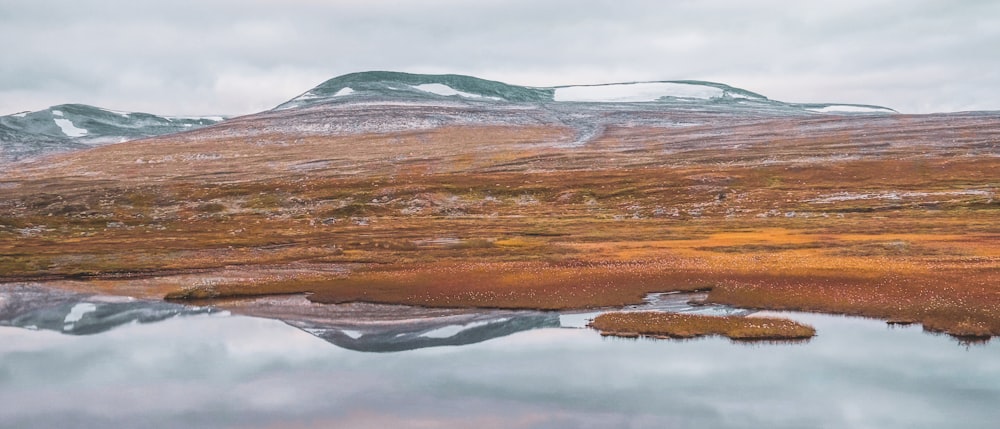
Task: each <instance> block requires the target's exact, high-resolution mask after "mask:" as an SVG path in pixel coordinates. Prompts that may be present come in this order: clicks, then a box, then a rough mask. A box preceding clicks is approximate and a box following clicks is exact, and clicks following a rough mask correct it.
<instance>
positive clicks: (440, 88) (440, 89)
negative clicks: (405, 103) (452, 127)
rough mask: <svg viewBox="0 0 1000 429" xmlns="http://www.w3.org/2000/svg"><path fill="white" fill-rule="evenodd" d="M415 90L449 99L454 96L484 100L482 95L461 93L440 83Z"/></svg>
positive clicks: (428, 84)
mask: <svg viewBox="0 0 1000 429" xmlns="http://www.w3.org/2000/svg"><path fill="white" fill-rule="evenodd" d="M413 88H414V89H417V90H420V91H424V92H429V93H431V94H437V95H443V96H445V97H449V96H452V95H457V96H460V97H466V98H483V96H482V95H479V94H472V93H469V92H463V91H459V90H457V89H455V88H452V87H450V86H448V85H444V84H440V83H425V84H423V85H417V86H414V87H413Z"/></svg>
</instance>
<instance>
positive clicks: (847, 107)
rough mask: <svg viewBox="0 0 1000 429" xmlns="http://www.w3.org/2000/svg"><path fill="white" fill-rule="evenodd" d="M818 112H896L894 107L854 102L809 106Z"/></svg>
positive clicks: (810, 109) (812, 110)
mask: <svg viewBox="0 0 1000 429" xmlns="http://www.w3.org/2000/svg"><path fill="white" fill-rule="evenodd" d="M806 110H809V111H811V112H818V113H894V112H895V111H894V110H892V109H887V108H885V107H878V106H861V105H854V104H831V105H829V106H823V107H816V108H807V109H806Z"/></svg>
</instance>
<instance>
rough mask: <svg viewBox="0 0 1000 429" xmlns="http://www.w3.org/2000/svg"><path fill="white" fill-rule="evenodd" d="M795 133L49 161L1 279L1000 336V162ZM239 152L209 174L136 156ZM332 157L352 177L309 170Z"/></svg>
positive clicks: (118, 153)
mask: <svg viewBox="0 0 1000 429" xmlns="http://www.w3.org/2000/svg"><path fill="white" fill-rule="evenodd" d="M956 121H957V119H956ZM786 122H787V123H785V122H782V123H781V124H778V125H781V127H784V128H780V129H777V131H776V128H774V127H775V126H776V125H775V124H773V123H772V124H768V125H767V127H765V128H761V129H760V130H758V131H760V133H762V134H754V135H755V136H757V137H755V138H757V139H758V140H759V141H757V142H756V143H755V144H752V145H747V146H745V147H741V148H740V149H739V150H735V149H731V148H728V147H721V146H710V147H695V148H693V149H691V150H687V151H677V152H675V153H672V154H669V155H665V154H664V148H665V147H668V146H669V144H668V143H669V142H671V141H679V140H678V139H681V138H682V137H683V136H678V135H676V134H677V133H681V132H683V130H677V129H670V130H659V131H658V130H649V129H627V128H622V129H609V130H607V131H606V133H605V135H604V136H603V137H601V138H600V139H598V140H596V141H594V142H592V144H589V145H588V146H586V147H582V148H578V149H574V150H572V151H567V150H565V149H558V148H553V147H551V146H545V145H541V144H531V142H534V141H542V142H543V141H547V140H546V139H556V140H558V139H564V138H566V137H565V136H564V134H565V132H564V131H563V130H560V129H558V128H551V129H547V128H542V127H532V128H525V129H524V133H518V132H517V131H518V129H517V128H516V127H511V128H502V127H501V128H481V129H476V128H469V127H465V128H462V127H456V128H454V129H451V128H441V129H438V130H435V131H433V132H426V133H409V134H404V135H371V136H362V137H352V138H349V137H337V138H329V139H322V138H319V137H311V138H308V139H302V141H301V142H299V143H289V144H286V145H281V146H274V147H268V148H266V150H263V149H261V146H260V145H259V144H256V143H254V142H247V141H244V140H240V139H233V140H225V139H206V140H204V141H200V140H198V139H195V138H193V137H190V136H188V137H185V138H184V139H183V140H181V141H178V142H176V143H178V144H179V146H177V147H172V146H171V141H169V139H167V138H161V139H158V140H153V141H147V142H130V143H125V144H121V145H111V146H105V147H102V148H100V149H98V150H94V151H83V152H77V153H74V154H70V155H64V156H62V157H61V158H60V157H56V158H55V159H53V160H50V161H48V163H49V164H52V165H59V168H60V170H58V171H60V172H65V173H64V175H60V174H57V173H55V172H54V171H55V170H52V169H49V168H48V167H46V166H45V165H27V166H24V167H22V168H19V169H18V170H16V171H13V172H8V173H6V174H5V175H4V176H2V177H0V189H2V192H3V197H2V199H0V282H15V281H36V282H46V283H48V284H51V285H55V286H62V287H69V288H73V289H77V290H88V291H101V292H105V293H120V294H128V295H135V296H144V297H168V298H170V299H202V298H213V297H225V296H240V295H266V294H275V293H299V292H311V293H312V294H311V295H310V299H312V300H313V301H316V302H323V303H337V302H350V301H368V302H380V303H399V304H415V305H424V306H436V307H502V308H535V309H566V308H588V307H606V306H618V305H622V304H630V303H639V302H641V300H642V297H643V296H644V295H645V294H646V293H649V292H665V291H690V290H709V295H708V298H707V300H708V301H710V302H716V303H724V304H730V305H735V306H740V307H749V308H760V309H775V310H802V311H821V312H829V313H842V314H852V315H861V316H868V317H878V318H883V319H886V320H890V321H899V322H914V323H922V324H923V325H924V326H925V327H926V328H927V329H930V330H935V331H942V332H947V333H951V334H955V335H968V336H989V335H998V334H1000V223H998V222H997V220H998V219H1000V217H998V215H1000V200H998V199H997V198H996V190H997V187H998V185H1000V177H998V174H997V172H998V171H1000V158H998V157H996V156H971V155H968V154H964V155H963V154H962V153H956V152H955V151H941V150H935V149H934V148H933V147H928V146H913V147H909V146H905V145H897V146H892V147H891V148H882V149H879V150H878V151H875V152H871V154H869V155H864V156H853V157H838V156H840V155H842V154H843V151H844V150H845V149H843V147H844V146H843V145H844V144H846V143H845V142H851V144H852V145H860V144H862V143H865V142H864V141H861V143H858V139H861V138H862V137H864V136H867V134H865V135H864V136H863V135H862V134H861V133H860V132H856V133H853V134H850V135H830V136H825V137H822V138H820V137H815V138H799V137H796V138H791V137H782V134H781V133H782V132H783V131H781V130H786V129H794V125H795V124H794V121H791V120H789V121H786ZM919 124H920V123H919V121H918V120H917V119H913V120H912V121H910V122H908V126H910V127H913V129H914V130H918V131H919V129H918V128H919V127H918V126H919ZM866 126H867V125H866ZM973 126H974V124H973V125H968V127H973ZM977 126H978V125H977ZM934 130H936V128H935V129H929V130H928V131H919V132H928V133H930V132H937V131H934ZM969 130H972V131H969ZM743 131H746V132H749V131H752V130H749V131H747V130H743ZM743 131H741V132H743ZM764 131H767V132H766V133H765V132H764ZM883 131H884V132H882V133H881V134H879V135H878V136H879V137H878V138H880V139H883V140H886V141H893V140H892V139H893V138H895V137H893V136H894V134H893V133H892V132H888V131H885V130H883ZM918 131H908V132H909V133H910V134H903V136H904V137H905V136H908V135H912V134H913V133H917V132H918ZM966 131H967V132H970V133H975V130H974V128H968V129H967V130H966ZM769 133H770V134H769ZM872 133H873V135H875V134H874V130H873V131H872ZM761 136H772V137H768V138H770V140H768V138H764V137H761ZM774 136H776V137H774ZM273 138H277V137H273ZM692 138H694V137H692ZM720 138H724V139H728V140H731V141H732V142H733V143H734V144H735V143H736V142H738V141H739V137H738V136H729V137H726V136H723V137H720ZM864 138H868V137H864ZM900 138H902V137H900ZM976 141H977V142H978V141H979V140H976ZM358 142H363V143H364V148H360V147H359V146H358V144H357V143H358ZM976 144H980V146H976V147H979V148H980V149H976V150H985V149H982V147H983V146H981V143H976ZM141 145H145V146H142V147H140V146H141ZM853 147H854V146H852V149H851V150H856V148H853ZM216 149H218V151H220V153H222V155H220V157H205V159H204V160H203V163H202V164H199V165H197V166H186V167H183V168H180V167H178V168H177V169H174V168H173V167H171V165H170V162H172V161H169V160H166V161H162V162H161V163H158V164H155V165H150V166H147V167H143V168H137V167H136V163H135V158H136V157H138V156H139V154H140V153H141V154H142V156H143V157H145V158H146V159H167V158H165V156H166V155H165V154H167V153H170V154H173V156H174V158H171V159H181V158H182V156H181V155H183V154H184V153H187V152H185V151H189V152H191V153H201V152H209V151H212V150H216ZM362 149H363V150H362ZM890 149H891V150H890ZM987 149H988V148H987ZM970 150H971V149H970ZM157 151H161V152H157ZM362 152H364V153H363V154H362ZM178 153H180V154H181V155H178ZM343 153H346V154H347V155H342V154H343ZM859 153H867V152H864V151H860V152H859ZM970 153H971V152H970ZM411 154H414V155H411ZM244 155H245V156H244ZM230 156H231V157H239V160H240V164H239V168H238V169H237V168H235V167H234V166H233V165H234V164H233V162H234V161H233V160H232V159H229V158H227V157H230ZM351 156H353V157H359V159H361V161H359V162H358V163H355V164H352V163H351V162H350V159H349V158H350V157H351ZM157 157H160V158H157ZM98 159H100V162H98ZM315 159H325V160H327V161H328V162H326V163H314V164H309V165H310V167H309V169H303V168H299V167H295V166H298V165H300V164H301V162H304V161H305V160H315ZM289 166H292V167H295V168H292V167H289ZM286 167H287V168H286ZM53 168H55V167H53ZM348 170H349V172H348ZM727 323H728V322H727ZM636 332H639V331H636ZM721 332H723V331H713V333H721Z"/></svg>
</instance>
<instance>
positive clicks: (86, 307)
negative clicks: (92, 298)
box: [63, 302, 97, 331]
mask: <svg viewBox="0 0 1000 429" xmlns="http://www.w3.org/2000/svg"><path fill="white" fill-rule="evenodd" d="M94 310H97V306H96V305H94V304H91V303H89V302H81V303H79V304H77V305H74V306H73V308H71V309H70V310H69V314H67V315H66V318H65V319H63V330H64V331H69V330H71V329H73V327H74V326H76V322H79V321H80V319H83V316H84V315H86V314H87V313H90V312H93V311H94Z"/></svg>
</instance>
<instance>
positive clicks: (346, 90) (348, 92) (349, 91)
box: [309, 86, 354, 97]
mask: <svg viewBox="0 0 1000 429" xmlns="http://www.w3.org/2000/svg"><path fill="white" fill-rule="evenodd" d="M353 93H354V90H353V89H351V87H349V86H345V87H344V88H342V89H341V90H340V91H337V92H336V93H334V94H333V96H334V97H343V96H345V95H351V94H353ZM309 95H312V94H309Z"/></svg>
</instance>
